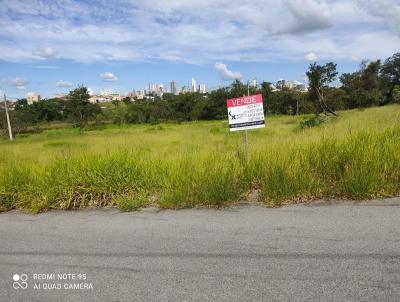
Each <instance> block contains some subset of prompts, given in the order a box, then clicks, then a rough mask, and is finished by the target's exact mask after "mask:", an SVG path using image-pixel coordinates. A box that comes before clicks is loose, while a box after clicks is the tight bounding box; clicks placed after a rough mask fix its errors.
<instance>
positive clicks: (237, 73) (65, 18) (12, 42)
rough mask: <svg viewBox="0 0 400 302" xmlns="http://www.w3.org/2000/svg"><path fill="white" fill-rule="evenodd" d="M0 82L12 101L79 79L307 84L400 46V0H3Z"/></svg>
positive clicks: (116, 85)
mask: <svg viewBox="0 0 400 302" xmlns="http://www.w3.org/2000/svg"><path fill="white" fill-rule="evenodd" d="M0 4H1V5H0V85H1V89H2V90H3V91H4V92H5V93H6V94H7V95H8V96H9V97H12V98H19V97H24V96H25V95H26V94H27V93H29V92H36V93H40V94H41V95H43V96H45V97H48V96H51V95H52V94H54V93H62V92H68V90H70V89H72V88H74V87H76V86H77V85H79V84H84V85H86V86H88V87H90V88H91V89H92V90H94V91H95V92H99V91H100V90H102V89H114V90H117V91H119V92H120V93H127V92H129V91H130V90H132V89H135V90H138V89H143V88H144V87H145V86H146V85H147V84H148V83H158V84H159V83H163V84H164V85H168V82H169V81H171V80H175V81H176V82H177V83H178V86H179V87H180V86H183V85H187V84H188V83H189V81H190V80H191V78H192V77H193V78H195V79H196V80H197V82H198V83H205V84H206V85H207V87H208V88H212V87H218V86H223V85H228V84H229V83H230V82H231V81H232V80H233V79H235V78H239V79H242V80H244V81H245V80H247V79H252V78H254V77H256V78H257V79H258V81H263V80H267V81H272V82H275V81H277V80H278V79H280V78H285V79H288V80H297V81H300V82H304V81H305V79H304V73H305V71H306V69H307V66H308V65H309V64H310V62H314V61H317V62H320V63H324V62H328V61H334V62H336V63H337V64H338V70H339V72H349V71H354V70H355V69H356V68H357V67H358V65H359V64H360V62H361V60H363V59H367V60H374V59H377V58H382V59H384V58H386V57H388V56H390V55H392V54H393V53H394V52H397V51H400V1H398V0H391V1H389V0H376V1H370V0H364V1H361V0H360V1H357V0H354V1H343V0H330V1H328V0H326V1H323V0H283V1H272V0H265V1H248V0H246V1H244V0H237V1H228V0H202V1H193V0H170V1H165V0H146V1H145V0H136V1H128V0H115V1H103V0H98V1H94V0H91V1H74V0H53V1H35V0H31V1H25V0H12V1H11V0H10V1H7V0H0Z"/></svg>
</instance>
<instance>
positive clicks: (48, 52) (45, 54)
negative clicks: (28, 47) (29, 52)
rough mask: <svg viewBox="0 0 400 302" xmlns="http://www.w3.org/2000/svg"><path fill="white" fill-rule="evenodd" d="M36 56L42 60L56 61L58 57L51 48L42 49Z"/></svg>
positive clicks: (35, 53) (36, 52)
mask: <svg viewBox="0 0 400 302" xmlns="http://www.w3.org/2000/svg"><path fill="white" fill-rule="evenodd" d="M34 55H36V56H38V57H40V58H42V59H54V58H55V57H56V53H55V52H54V50H53V49H52V48H50V47H46V48H44V49H41V50H39V51H35V52H34Z"/></svg>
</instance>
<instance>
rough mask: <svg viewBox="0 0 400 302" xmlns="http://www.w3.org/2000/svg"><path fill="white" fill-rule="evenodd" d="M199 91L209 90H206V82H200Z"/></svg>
mask: <svg viewBox="0 0 400 302" xmlns="http://www.w3.org/2000/svg"><path fill="white" fill-rule="evenodd" d="M199 92H200V93H206V92H207V90H206V84H200V85H199Z"/></svg>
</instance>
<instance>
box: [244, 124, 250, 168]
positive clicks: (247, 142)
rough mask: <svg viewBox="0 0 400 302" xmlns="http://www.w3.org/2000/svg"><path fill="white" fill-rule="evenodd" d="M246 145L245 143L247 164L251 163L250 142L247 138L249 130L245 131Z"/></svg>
mask: <svg viewBox="0 0 400 302" xmlns="http://www.w3.org/2000/svg"><path fill="white" fill-rule="evenodd" d="M244 143H245V150H246V164H248V163H249V140H248V138H247V129H246V130H244Z"/></svg>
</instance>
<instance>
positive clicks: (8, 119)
mask: <svg viewBox="0 0 400 302" xmlns="http://www.w3.org/2000/svg"><path fill="white" fill-rule="evenodd" d="M4 108H5V109H6V116H7V127H8V136H9V137H10V141H12V140H13V134H12V130H11V123H10V116H9V114H8V107H7V98H6V95H4Z"/></svg>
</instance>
